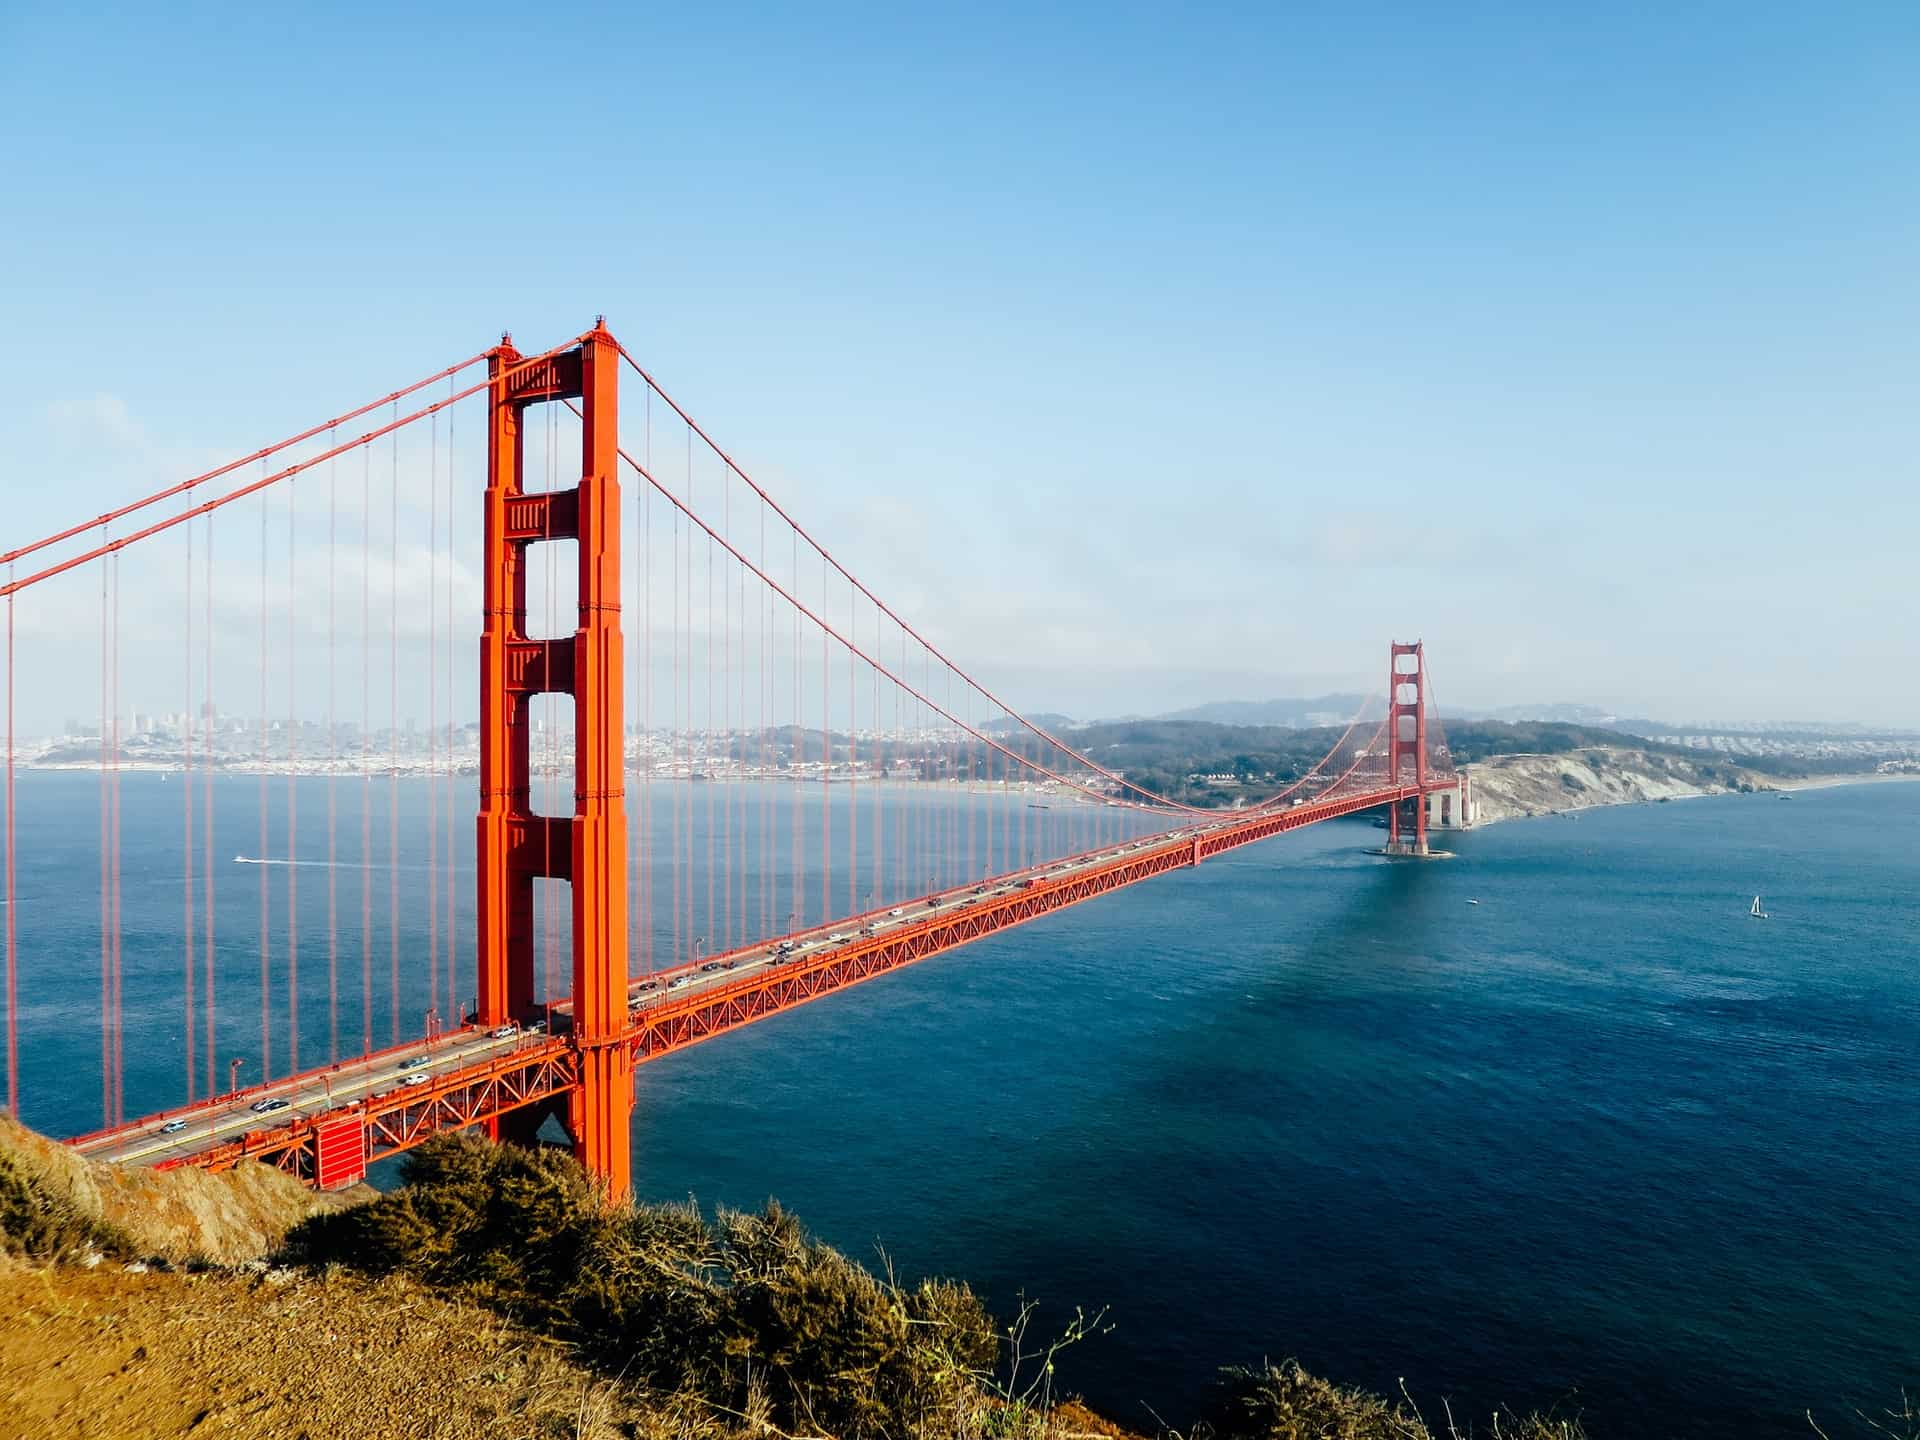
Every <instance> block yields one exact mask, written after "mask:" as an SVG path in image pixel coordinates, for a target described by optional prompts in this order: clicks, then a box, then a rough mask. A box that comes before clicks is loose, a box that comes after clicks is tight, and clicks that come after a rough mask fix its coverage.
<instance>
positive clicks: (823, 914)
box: [820, 564, 833, 924]
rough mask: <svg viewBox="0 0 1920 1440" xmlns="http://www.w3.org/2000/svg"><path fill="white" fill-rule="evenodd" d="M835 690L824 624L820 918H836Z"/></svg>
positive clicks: (823, 593) (823, 572) (823, 577)
mask: <svg viewBox="0 0 1920 1440" xmlns="http://www.w3.org/2000/svg"><path fill="white" fill-rule="evenodd" d="M826 608H827V567H826V566H825V565H824V564H822V565H821V567H820V610H821V613H822V614H825V613H826ZM832 689H833V654H832V644H831V642H830V641H829V640H828V638H827V630H826V627H825V626H824V625H823V626H821V627H820V921H821V923H822V924H825V923H826V922H827V921H828V920H830V919H831V918H832V917H833V715H832V711H831V708H830V704H829V700H828V692H830V691H831V690H832Z"/></svg>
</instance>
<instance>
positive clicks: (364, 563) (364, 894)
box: [360, 445, 373, 1055]
mask: <svg viewBox="0 0 1920 1440" xmlns="http://www.w3.org/2000/svg"><path fill="white" fill-rule="evenodd" d="M372 1049H373V446H371V445H367V446H365V447H364V448H362V450H361V451H360V1052H361V1053H362V1054H363V1055H364V1054H366V1053H367V1052H368V1051H370V1050H372Z"/></svg>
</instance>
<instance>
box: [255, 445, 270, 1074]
mask: <svg viewBox="0 0 1920 1440" xmlns="http://www.w3.org/2000/svg"><path fill="white" fill-rule="evenodd" d="M261 468H262V469H263V470H264V469H265V468H266V462H265V461H262V462H261ZM267 493H268V492H267V491H265V490H262V491H261V492H260V784H259V800H258V805H257V808H258V809H259V812H260V814H259V821H260V856H259V860H258V864H259V867H260V1071H259V1074H260V1078H261V1079H262V1080H266V1079H268V1078H269V1077H271V1076H272V1074H273V1030H272V991H271V984H270V976H271V971H272V964H271V961H272V946H273V941H272V938H271V937H270V935H269V934H268V931H267V921H268V919H269V916H270V910H271V897H270V896H269V895H268V892H267V884H268V876H269V875H270V873H271V867H270V866H269V865H268V864H267V859H268V856H269V854H270V851H269V847H268V841H267V769H268V766H269V764H270V763H271V761H272V756H271V755H270V754H269V753H268V750H267Z"/></svg>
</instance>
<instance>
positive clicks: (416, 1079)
mask: <svg viewBox="0 0 1920 1440" xmlns="http://www.w3.org/2000/svg"><path fill="white" fill-rule="evenodd" d="M400 1083H401V1084H402V1085H431V1084H432V1083H433V1076H431V1075H429V1074H427V1072H426V1071H424V1070H416V1071H414V1072H413V1074H411V1075H409V1076H407V1078H406V1079H404V1080H402V1081H401V1082H400Z"/></svg>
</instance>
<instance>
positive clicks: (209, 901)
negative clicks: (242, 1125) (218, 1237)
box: [200, 514, 220, 1096]
mask: <svg viewBox="0 0 1920 1440" xmlns="http://www.w3.org/2000/svg"><path fill="white" fill-rule="evenodd" d="M206 551H207V559H206V566H207V573H206V581H205V583H204V584H203V585H202V586H201V587H200V590H201V595H202V597H203V603H204V604H205V606H206V627H205V628H206V632H207V640H206V646H207V656H206V660H207V673H206V679H205V681H204V683H203V684H202V685H201V687H200V690H201V694H202V697H203V699H202V703H203V704H204V705H205V707H206V720H207V764H206V767H205V768H206V774H205V775H204V776H203V777H202V783H201V790H200V829H201V832H202V837H203V840H202V844H203V849H202V851H201V856H200V876H201V879H200V883H201V885H202V887H203V888H204V890H205V892H206V895H205V905H206V915H205V921H206V923H205V924H204V925H203V926H202V927H201V931H202V936H203V939H202V944H203V945H204V946H205V948H206V959H205V970H204V973H203V978H204V979H205V981H206V983H205V984H204V985H203V986H201V990H200V1000H201V1005H202V1007H203V1008H204V1009H205V1010H206V1013H207V1019H206V1027H207V1043H206V1047H205V1048H206V1060H207V1087H206V1093H207V1094H208V1095H209V1096H211V1095H215V1094H217V1093H219V1092H218V1089H217V1079H216V1075H215V1071H216V1068H217V1063H218V1055H217V1049H218V1045H219V1036H218V1034H217V1032H216V1024H217V1018H216V1013H215V1009H214V1001H213V745H214V734H215V731H216V730H217V728H218V726H219V724H220V707H219V706H218V705H217V704H215V703H214V698H213V516H212V515H211V514H209V515H208V516H207V545H206Z"/></svg>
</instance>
